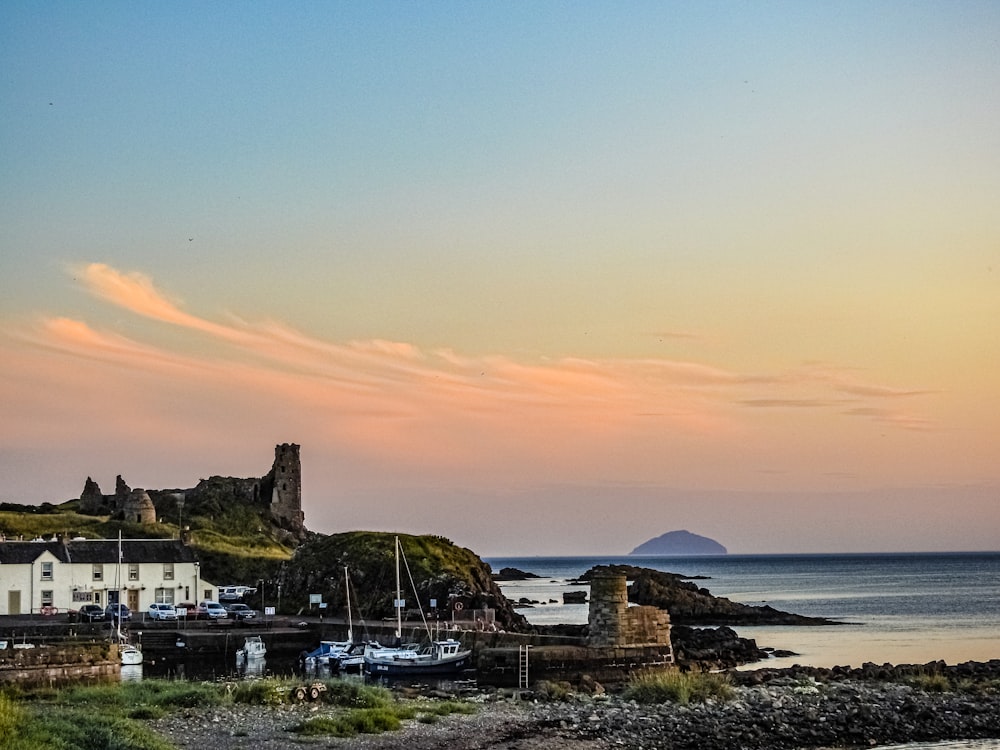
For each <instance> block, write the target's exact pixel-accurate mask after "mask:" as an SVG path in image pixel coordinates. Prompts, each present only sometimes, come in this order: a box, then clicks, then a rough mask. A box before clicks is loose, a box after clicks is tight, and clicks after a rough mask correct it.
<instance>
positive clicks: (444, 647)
mask: <svg viewBox="0 0 1000 750" xmlns="http://www.w3.org/2000/svg"><path fill="white" fill-rule="evenodd" d="M473 666H474V665H473V663H472V651H471V650H468V649H463V648H462V644H461V642H459V641H456V640H455V639H453V638H448V639H446V640H443V641H431V643H430V645H429V646H426V647H424V648H422V649H421V650H420V651H419V652H409V653H408V652H405V651H395V652H390V653H385V654H381V655H377V654H376V655H372V656H370V657H369V656H365V669H367V670H368V673H369V674H374V675H389V676H396V675H400V676H407V675H408V676H413V675H424V674H454V673H455V672H461V671H462V670H464V669H472V668H473Z"/></svg>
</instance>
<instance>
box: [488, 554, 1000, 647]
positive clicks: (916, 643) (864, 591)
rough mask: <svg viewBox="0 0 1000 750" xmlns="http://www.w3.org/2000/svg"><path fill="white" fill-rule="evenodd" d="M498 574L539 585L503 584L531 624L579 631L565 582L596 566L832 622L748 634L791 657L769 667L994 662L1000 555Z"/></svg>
mask: <svg viewBox="0 0 1000 750" xmlns="http://www.w3.org/2000/svg"><path fill="white" fill-rule="evenodd" d="M487 562H488V563H489V564H490V565H491V566H492V567H493V570H494V571H499V570H500V569H501V568H504V567H514V568H518V569H520V570H523V571H526V572H530V573H535V574H537V575H539V576H541V578H539V579H533V580H529V581H516V582H511V583H502V584H501V587H502V589H503V591H504V594H505V595H506V596H507V597H508V598H510V599H513V600H514V601H517V600H519V599H522V598H525V599H529V600H532V601H537V602H538V604H536V605H534V606H532V607H530V608H525V609H522V610H520V611H521V612H522V613H523V614H524V615H525V616H526V617H527V618H528V621H529V622H532V623H535V624H553V623H585V622H586V621H587V605H586V604H577V605H572V604H570V605H564V604H562V594H563V592H565V591H573V590H581V589H582V590H585V589H586V587H585V586H579V585H573V584H572V583H571V581H572V580H573V579H575V578H577V577H578V576H580V575H582V574H583V573H584V572H585V571H587V570H588V569H589V568H591V567H592V566H594V565H607V564H614V563H623V564H630V565H639V566H642V567H647V568H652V569H654V570H661V571H667V572H672V573H679V574H682V575H686V576H707V580H698V581H696V583H697V584H698V585H699V586H703V587H705V588H707V589H708V590H709V591H711V592H712V594H714V595H715V596H724V597H727V598H729V599H732V600H733V601H736V602H742V603H744V604H770V605H771V606H772V607H775V608H777V609H781V610H785V611H788V612H795V613H797V614H802V615H812V616H817V617H828V618H831V619H834V620H838V621H841V622H844V623H848V624H846V625H838V626H836V627H787V626H786V627H753V628H750V627H747V628H736V630H737V632H738V633H739V634H740V635H742V636H744V637H748V638H754V639H756V640H757V644H758V645H759V646H761V647H768V646H770V647H773V648H778V649H786V650H789V651H794V652H795V653H796V654H798V655H797V656H794V657H787V658H781V659H773V660H771V661H770V662H769V664H771V665H773V666H788V665H791V664H796V663H797V664H808V665H812V666H818V667H832V666H836V665H852V666H860V665H861V664H863V663H864V662H874V663H876V664H882V663H884V662H891V663H893V664H923V663H926V662H929V661H935V660H938V659H942V660H944V661H946V662H948V663H950V664H956V663H960V662H964V661H970V660H971V661H988V660H990V659H1000V552H982V553H972V552H963V553H934V554H928V553H908V554H851V555H846V554H844V555H830V554H827V555H722V556H705V557H516V558H514V557H509V558H499V557H497V558H488V559H487Z"/></svg>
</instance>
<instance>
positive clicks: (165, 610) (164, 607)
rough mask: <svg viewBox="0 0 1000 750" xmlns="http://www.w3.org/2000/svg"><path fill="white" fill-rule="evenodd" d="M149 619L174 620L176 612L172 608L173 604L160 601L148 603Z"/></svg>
mask: <svg viewBox="0 0 1000 750" xmlns="http://www.w3.org/2000/svg"><path fill="white" fill-rule="evenodd" d="M148 614H149V619H150V620H176V619H177V612H176V611H175V610H174V605H173V604H165V603H160V602H154V603H153V604H150V605H149V610H148Z"/></svg>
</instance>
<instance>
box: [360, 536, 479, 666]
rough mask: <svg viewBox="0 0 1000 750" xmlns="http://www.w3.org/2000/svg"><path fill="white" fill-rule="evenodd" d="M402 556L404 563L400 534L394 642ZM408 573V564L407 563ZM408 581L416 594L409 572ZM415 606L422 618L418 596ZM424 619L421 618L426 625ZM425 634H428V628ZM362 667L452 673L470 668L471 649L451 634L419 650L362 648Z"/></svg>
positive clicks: (399, 606)
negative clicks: (363, 650) (450, 636)
mask: <svg viewBox="0 0 1000 750" xmlns="http://www.w3.org/2000/svg"><path fill="white" fill-rule="evenodd" d="M400 557H402V559H403V563H404V564H406V557H405V555H403V550H402V547H401V545H400V543H399V537H398V536H397V537H396V602H395V606H396V639H397V642H398V641H399V639H400V638H401V637H402V632H403V621H402V613H403V607H404V606H405V603H404V601H403V593H402V588H401V586H400V576H399V560H400ZM406 570H407V573H408V574H409V570H410V568H409V565H408V564H407V567H406ZM410 585H411V587H412V588H413V590H414V595H415V594H416V586H413V577H412V575H411V576H410ZM417 608H418V609H420V615H421V618H423V608H422V607H421V606H420V600H419V599H417ZM426 624H427V621H426V619H424V625H425V627H426ZM427 635H428V638H431V633H430V630H429V629H428V631H427ZM363 658H364V669H365V671H366V672H368V673H369V674H374V675H387V676H395V675H410V676H412V675H424V674H426V675H431V674H454V673H456V672H461V671H463V670H465V669H471V668H472V667H473V666H474V665H473V662H472V651H471V650H470V649H463V648H462V644H461V643H460V642H459V641H457V640H455V639H454V638H448V639H446V640H433V639H432V640H431V641H430V644H429V645H428V646H426V647H424V648H422V649H420V650H416V649H415V648H413V647H412V646H403V647H400V648H379V649H374V648H373V649H365V653H364V657H363Z"/></svg>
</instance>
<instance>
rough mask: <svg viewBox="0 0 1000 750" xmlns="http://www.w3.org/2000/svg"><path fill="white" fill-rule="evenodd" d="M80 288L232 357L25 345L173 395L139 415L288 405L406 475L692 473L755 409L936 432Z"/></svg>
mask: <svg viewBox="0 0 1000 750" xmlns="http://www.w3.org/2000/svg"><path fill="white" fill-rule="evenodd" d="M79 277H80V278H82V279H83V281H84V284H85V286H86V288H87V289H89V290H90V291H91V292H92V293H93V294H94V295H95V296H96V297H98V298H100V299H103V300H105V301H108V302H110V303H112V304H115V305H117V306H119V307H121V308H122V309H125V310H128V311H130V312H132V313H134V314H135V315H136V316H139V317H140V318H146V319H151V320H155V321H158V322H162V323H168V324H170V325H173V326H177V327H180V328H182V329H185V330H190V331H192V332H194V333H196V334H198V335H199V336H208V337H209V338H210V339H212V340H214V341H215V342H216V343H217V344H218V345H216V346H213V347H211V348H210V349H209V350H205V348H204V347H203V346H201V345H200V343H199V342H196V341H192V342H191V346H187V345H186V344H185V343H184V340H183V339H180V340H178V339H177V338H173V339H170V340H169V341H170V342H171V343H170V345H169V346H156V345H153V344H150V343H146V342H144V341H142V340H141V339H142V335H141V334H138V335H133V336H123V335H122V334H120V333H118V332H112V331H102V330H98V329H95V328H93V327H91V326H90V325H88V324H87V323H86V322H84V321H81V320H73V319H70V318H67V317H56V318H51V319H48V320H45V321H43V323H42V325H41V326H39V327H38V328H36V329H35V330H34V331H31V332H27V333H22V334H21V340H22V341H27V342H30V343H32V344H33V345H35V346H39V347H44V348H45V349H46V350H47V351H49V352H57V353H63V354H66V355H69V356H73V357H76V358H80V359H86V360H89V361H92V362H98V363H106V364H107V365H111V366H112V367H113V370H112V371H111V372H113V377H114V378H120V379H121V378H127V377H128V373H130V372H134V373H143V374H144V375H143V377H144V378H147V377H153V378H155V377H159V378H161V379H162V385H156V384H155V382H153V383H150V382H147V381H145V380H144V381H143V383H142V386H141V387H139V386H137V387H136V388H135V390H134V392H133V394H132V395H133V397H134V398H135V399H142V398H146V399H149V400H155V399H156V398H157V397H158V396H157V394H159V393H174V392H176V393H178V395H177V396H176V398H177V399H180V400H181V401H182V402H185V403H186V402H187V401H191V402H192V403H193V402H195V401H197V402H199V403H202V402H203V403H205V404H207V405H208V406H206V407H202V408H203V409H208V410H217V409H221V406H220V405H221V404H231V405H234V406H233V410H234V411H239V407H238V406H236V404H239V403H240V402H243V403H247V404H254V405H255V406H254V409H258V408H260V406H259V405H260V404H268V405H272V404H273V405H274V409H275V415H276V416H275V418H276V419H278V420H279V421H281V420H284V421H292V422H296V423H299V422H301V423H302V425H307V426H300V427H297V428H296V430H299V431H301V430H304V429H309V430H317V431H321V432H322V433H323V434H324V435H325V436H326V438H327V439H329V440H331V441H333V442H335V443H336V444H337V445H338V446H339V447H338V450H343V451H345V452H347V453H349V454H352V455H360V454H366V455H368V456H370V457H382V458H386V457H388V456H392V461H393V462H395V463H405V464H409V465H413V466H420V467H426V466H452V467H462V466H468V465H471V464H475V465H476V466H479V467H480V468H483V469H485V468H486V467H489V466H494V467H501V466H506V467H509V466H511V465H517V466H519V467H525V468H526V467H529V466H532V465H535V466H536V469H537V470H538V471H544V470H545V467H548V468H549V469H551V468H553V467H558V466H562V467H563V468H564V469H566V470H571V469H569V467H570V466H571V465H576V466H577V467H578V466H579V465H580V464H581V462H582V463H586V462H588V461H589V462H590V464H591V465H594V464H596V463H597V460H598V457H600V459H601V460H604V459H605V458H607V457H609V456H613V455H615V453H616V452H618V453H619V455H617V456H616V457H615V458H614V460H615V461H618V462H630V465H633V466H634V465H638V462H639V461H640V458H639V457H643V460H645V461H646V462H647V464H656V465H658V464H659V463H660V461H659V460H657V459H656V458H655V456H652V454H653V453H655V452H656V451H667V452H668V453H669V454H670V455H672V456H674V457H678V460H680V459H679V457H680V456H681V455H683V454H682V452H681V448H680V447H679V444H678V440H679V439H680V437H679V436H682V435H698V436H732V435H735V434H739V433H743V434H746V433H748V432H752V431H753V430H754V429H755V424H756V423H757V421H759V420H761V419H766V417H764V416H763V412H764V411H765V410H763V409H760V408H757V409H746V408H745V407H748V406H749V407H779V406H786V407H788V406H792V407H799V408H802V407H811V408H814V409H817V410H820V411H824V410H825V411H827V412H829V414H830V415H831V418H836V416H837V415H838V414H843V415H845V416H860V417H865V418H868V419H871V420H875V421H877V422H878V423H879V424H880V425H893V426H896V427H899V428H903V429H907V430H912V429H917V428H918V427H919V426H920V425H922V424H923V423H922V422H921V420H920V419H919V417H918V416H915V415H907V414H906V413H904V412H903V411H902V410H900V409H899V408H898V407H899V405H900V404H901V403H903V402H904V400H906V399H912V398H914V397H916V396H919V395H922V394H924V393H927V392H926V391H918V390H912V389H911V390H900V389H894V388H889V387H884V386H880V385H878V384H867V383H864V382H861V381H860V380H859V379H858V378H857V377H856V376H855V374H853V373H850V374H849V373H848V371H847V370H844V369H843V368H836V367H833V366H830V365H818V364H813V365H809V366H804V367H802V368H798V369H793V370H789V371H785V372H776V373H752V374H747V373H739V372H734V371H730V370H727V369H724V368H719V367H715V366H712V365H707V364H703V363H698V362H690V361H676V360H667V359H657V358H592V359H586V358H579V357H576V358H574V357H567V358H562V359H542V360H538V361H532V362H525V361H517V360H515V359H512V358H510V357H507V356H504V355H500V354H492V355H487V356H471V355H466V354H462V353H459V352H456V351H454V350H451V349H435V350H430V351H424V350H422V349H420V347H418V346H416V345H414V344H412V343H409V342H399V341H388V340H383V339H374V340H370V341H349V342H346V343H337V342H331V341H327V340H323V339H321V338H317V337H314V336H310V335H308V334H306V333H304V332H302V331H298V330H296V329H294V328H291V327H289V326H287V325H285V324H283V323H279V322H275V321H265V322H261V323H252V322H248V321H246V320H242V319H240V318H238V317H235V316H230V317H229V319H228V322H226V323H222V322H215V321H211V320H207V319H204V318H201V317H198V316H196V315H193V314H190V313H188V312H185V311H184V310H182V309H181V308H180V307H179V306H178V303H176V302H174V301H172V300H171V299H170V298H168V296H167V295H166V294H164V293H162V292H161V291H160V290H158V289H157V287H156V286H155V285H154V283H153V282H152V280H151V279H149V278H148V277H147V276H145V275H143V274H139V273H122V272H120V271H118V270H116V269H114V268H111V267H109V266H106V265H104V264H99V263H92V264H89V265H86V266H84V267H82V269H81V270H80V271H79ZM129 323H130V321H128V320H126V321H124V325H129ZM133 327H134V328H135V330H140V331H141V330H142V329H141V327H140V326H133ZM178 341H179V342H180V343H178ZM143 394H146V395H145V396H143ZM179 394H185V395H179ZM904 397H905V399H904ZM885 399H892V400H893V402H894V403H895V404H896V407H897V408H896V409H895V410H894V411H893V412H891V413H890V412H887V411H886V410H884V409H882V408H881V407H879V402H880V401H882V400H885ZM279 405H280V406H279ZM741 407H742V408H741ZM134 408H135V409H136V410H140V409H141V408H142V407H141V404H139V403H137V404H136V406H135V407H134ZM192 408H193V407H192ZM228 418H232V419H235V417H228ZM755 420H756V421H755ZM173 429H178V428H177V427H176V426H175V427H174V428H173ZM727 439H728V438H727ZM625 445H631V446H632V447H631V448H628V449H625V448H624V447H623V446H625ZM668 446H669V447H668ZM588 456H589V457H591V458H590V459H588V458H587V457H588ZM633 456H634V457H633ZM498 470H499V469H498Z"/></svg>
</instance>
